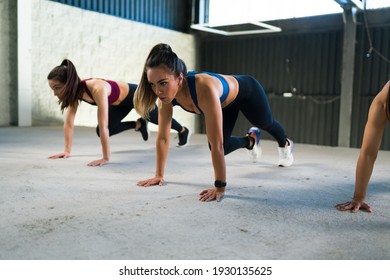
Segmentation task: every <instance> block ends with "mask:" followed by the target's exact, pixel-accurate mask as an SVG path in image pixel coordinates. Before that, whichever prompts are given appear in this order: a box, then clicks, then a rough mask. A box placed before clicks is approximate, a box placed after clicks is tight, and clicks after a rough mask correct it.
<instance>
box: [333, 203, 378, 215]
mask: <svg viewBox="0 0 390 280" xmlns="http://www.w3.org/2000/svg"><path fill="white" fill-rule="evenodd" d="M335 207H336V208H337V209H338V210H340V211H347V210H351V212H353V213H356V212H358V211H359V210H365V211H367V212H369V213H371V212H372V209H371V206H370V205H368V204H367V203H366V202H364V201H362V202H359V201H355V200H351V201H347V202H344V203H340V204H337V205H336V206H335Z"/></svg>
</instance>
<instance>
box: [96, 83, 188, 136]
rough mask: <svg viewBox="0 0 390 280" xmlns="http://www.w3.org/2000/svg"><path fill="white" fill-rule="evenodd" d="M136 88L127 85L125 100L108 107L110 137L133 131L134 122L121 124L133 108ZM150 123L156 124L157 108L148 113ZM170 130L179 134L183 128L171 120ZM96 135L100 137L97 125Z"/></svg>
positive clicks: (135, 86) (132, 85)
mask: <svg viewBox="0 0 390 280" xmlns="http://www.w3.org/2000/svg"><path fill="white" fill-rule="evenodd" d="M136 88H137V85H134V84H129V94H128V95H127V96H126V98H125V99H124V100H123V101H122V102H121V103H120V104H118V105H109V107H108V130H109V133H110V136H112V135H115V134H118V133H121V132H122V131H125V130H128V129H134V128H135V125H136V122H135V121H127V122H122V120H123V119H124V118H125V117H126V116H127V115H128V114H129V113H130V111H131V110H132V109H133V108H134V104H133V97H134V92H135V90H136ZM150 122H152V123H154V124H158V107H157V105H156V107H155V108H154V110H153V111H152V112H150ZM171 128H172V129H174V130H176V131H177V132H181V131H182V129H183V127H182V126H181V124H180V123H178V122H177V121H176V120H175V119H172V126H171ZM96 133H97V135H98V136H99V137H100V130H99V125H98V126H97V127H96Z"/></svg>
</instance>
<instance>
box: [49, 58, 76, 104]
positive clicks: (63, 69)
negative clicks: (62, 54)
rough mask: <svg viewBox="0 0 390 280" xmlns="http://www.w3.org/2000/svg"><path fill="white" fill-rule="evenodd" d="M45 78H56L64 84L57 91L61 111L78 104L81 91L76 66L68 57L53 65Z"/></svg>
mask: <svg viewBox="0 0 390 280" xmlns="http://www.w3.org/2000/svg"><path fill="white" fill-rule="evenodd" d="M47 79H48V80H57V81H59V82H60V83H62V84H64V87H63V89H62V90H61V92H60V93H59V95H60V96H61V97H60V99H59V100H58V104H60V105H61V111H64V109H65V108H67V107H68V106H75V105H78V103H79V102H80V100H81V98H82V96H83V91H82V87H81V82H80V78H79V76H78V75H77V71H76V67H75V66H74V65H73V63H72V62H71V61H70V60H69V59H64V60H63V61H62V62H61V65H58V66H56V67H54V68H53V70H51V71H50V73H49V75H47Z"/></svg>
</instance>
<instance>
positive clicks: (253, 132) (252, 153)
mask: <svg viewBox="0 0 390 280" xmlns="http://www.w3.org/2000/svg"><path fill="white" fill-rule="evenodd" d="M246 136H247V137H251V138H252V139H253V140H254V141H255V143H254V144H253V148H252V149H251V150H249V149H248V154H249V159H250V160H251V161H252V162H256V161H257V159H258V158H260V157H261V154H262V150H261V147H260V129H258V128H257V127H251V128H250V129H249V131H248V133H247V134H246Z"/></svg>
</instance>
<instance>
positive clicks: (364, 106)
mask: <svg viewBox="0 0 390 280" xmlns="http://www.w3.org/2000/svg"><path fill="white" fill-rule="evenodd" d="M369 32H370V35H371V39H372V44H373V46H374V47H375V49H376V50H377V51H378V52H379V53H380V55H383V56H384V57H385V58H383V57H381V56H380V55H379V54H377V53H375V51H372V52H371V53H370V52H369V50H370V44H369V40H368V37H367V32H366V30H365V29H364V28H363V27H359V31H358V33H359V36H358V38H357V48H356V49H357V50H356V62H355V65H356V69H355V84H354V89H355V92H356V94H357V97H356V98H355V100H354V104H353V108H354V110H353V119H354V120H356V121H355V122H354V126H353V127H352V135H353V137H352V139H351V140H352V141H351V145H352V146H353V147H360V145H361V143H362V138H363V132H364V125H365V123H366V121H367V115H368V109H369V106H370V104H371V102H372V100H373V99H374V97H375V96H376V94H377V93H378V92H379V91H380V90H381V89H382V88H383V86H384V85H385V84H386V82H387V81H388V80H389V79H390V63H389V61H388V58H390V26H384V27H375V28H370V29H369ZM368 54H370V55H368ZM386 58H387V61H386ZM381 148H382V149H386V150H390V127H389V125H388V126H387V128H386V130H385V134H384V136H383V139H382V145H381Z"/></svg>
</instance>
